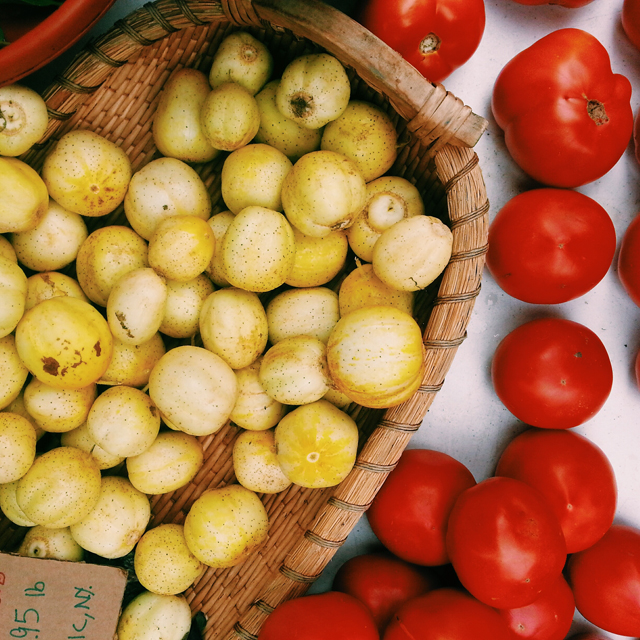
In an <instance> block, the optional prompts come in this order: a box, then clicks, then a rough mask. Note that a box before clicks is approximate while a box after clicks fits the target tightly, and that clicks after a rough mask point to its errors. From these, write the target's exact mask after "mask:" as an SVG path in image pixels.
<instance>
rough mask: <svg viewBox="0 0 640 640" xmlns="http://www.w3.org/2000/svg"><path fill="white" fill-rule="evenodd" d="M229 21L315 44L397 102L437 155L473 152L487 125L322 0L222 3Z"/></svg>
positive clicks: (231, 0) (230, 0)
mask: <svg viewBox="0 0 640 640" xmlns="http://www.w3.org/2000/svg"><path fill="white" fill-rule="evenodd" d="M221 4H222V7H223V10H224V12H225V14H226V15H227V17H228V18H229V20H231V21H233V22H235V23H236V24H239V25H249V24H259V20H266V21H269V22H271V21H273V22H276V23H277V24H279V25H280V26H282V27H284V28H290V29H292V30H293V29H295V32H296V34H297V35H300V36H305V37H307V38H309V39H310V40H313V41H314V42H316V43H317V44H319V45H320V46H322V47H323V48H324V49H326V50H327V51H329V52H331V53H333V54H334V55H336V56H337V57H339V58H340V59H341V60H342V61H343V62H344V63H345V64H347V65H349V66H352V67H354V68H356V69H358V74H359V75H360V76H361V77H362V79H363V80H364V81H365V82H367V83H368V84H369V85H370V86H372V87H373V88H374V89H376V90H377V91H380V92H382V93H384V94H386V95H388V96H392V99H391V102H392V105H393V107H394V109H395V110H396V111H397V112H398V113H399V114H400V115H401V116H402V117H403V118H405V119H406V120H407V121H408V127H409V129H411V130H412V131H414V133H415V134H416V136H417V137H419V138H420V139H421V140H422V141H423V142H424V143H425V144H426V145H427V146H430V147H431V148H432V149H433V150H434V151H435V150H436V149H438V148H440V147H441V146H443V145H444V144H447V143H448V144H452V145H454V146H461V147H473V146H475V144H476V143H477V142H478V140H479V139H480V137H481V136H482V134H483V133H484V131H485V129H486V128H487V121H486V120H485V119H484V118H482V117H481V116H479V115H476V114H475V113H473V112H472V111H471V109H470V108H469V107H467V106H465V105H464V103H463V102H462V101H461V100H460V99H458V98H456V97H455V96H454V95H453V94H451V93H449V92H448V91H446V90H445V89H444V87H443V86H442V85H440V84H435V83H432V82H429V81H428V80H427V81H425V78H424V76H423V75H422V74H421V73H420V72H419V71H418V70H417V69H415V67H413V66H412V65H410V64H409V63H407V62H406V61H405V60H404V59H403V58H402V56H401V55H400V54H399V53H397V52H396V51H394V50H393V49H391V48H390V47H388V46H387V45H386V44H384V43H383V42H382V41H381V40H380V39H379V38H377V37H376V36H374V35H373V34H372V33H371V32H369V31H368V30H367V29H365V28H364V27H363V26H362V25H360V24H358V23H357V22H356V21H355V20H353V19H352V18H350V17H349V16H347V15H345V14H344V13H342V12H341V11H338V10H337V9H334V8H333V7H331V6H329V5H326V4H324V3H322V2H319V1H318V0H253V1H252V0H222V2H221Z"/></svg>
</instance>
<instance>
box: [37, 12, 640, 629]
mask: <svg viewBox="0 0 640 640" xmlns="http://www.w3.org/2000/svg"><path fill="white" fill-rule="evenodd" d="M145 1H146V0H117V2H116V3H115V5H114V6H113V7H112V8H111V9H110V10H109V12H108V13H107V14H106V15H105V17H104V18H103V19H102V20H101V21H100V23H99V24H98V25H97V26H96V27H95V29H94V30H93V32H92V33H91V34H90V35H91V36H95V35H98V34H100V33H102V32H104V31H105V30H107V29H108V28H110V27H111V26H112V25H113V23H114V22H115V21H116V20H118V19H119V18H122V17H125V16H126V15H128V14H129V13H130V12H131V11H134V10H136V9H137V8H139V7H140V6H142V5H143V4H144V2H145ZM331 4H334V6H338V7H341V8H344V9H345V10H346V11H350V10H351V9H352V7H353V6H354V2H353V1H349V0H332V2H331ZM485 5H486V14H487V21H486V28H485V32H484V36H483V39H482V42H481V44H480V47H479V48H478V50H477V51H476V53H475V54H474V56H473V57H472V58H471V60H470V61H469V62H467V63H466V64H465V65H464V66H463V67H462V68H460V69H458V70H456V71H455V72H454V73H453V74H452V75H451V76H450V77H449V78H448V79H447V80H445V81H444V85H445V87H446V88H447V89H448V90H449V91H451V92H452V93H453V94H455V95H456V96H458V97H459V98H461V99H462V100H463V101H464V102H465V103H466V104H468V105H470V106H471V107H472V108H473V110H474V111H475V112H476V113H478V114H480V115H482V116H484V117H485V118H487V119H488V121H489V128H488V130H487V131H486V133H485V134H484V136H483V137H482V139H481V140H480V142H479V143H478V145H477V146H476V151H477V153H478V156H479V158H480V166H481V167H482V171H483V175H484V179H485V182H486V185H487V192H488V196H489V200H490V202H491V216H492V218H493V216H494V215H495V214H496V213H497V211H498V210H499V209H500V208H501V207H502V206H503V205H504V204H505V203H506V202H507V201H508V200H509V199H511V198H512V197H513V196H515V195H516V194H518V193H520V192H522V191H524V190H527V189H530V188H534V187H535V186H536V185H535V184H534V183H533V182H532V181H531V180H530V179H529V178H527V176H526V175H525V174H524V173H523V172H522V171H521V170H520V169H519V168H518V167H517V166H516V165H515V163H514V162H513V161H512V160H511V158H510V156H509V154H508V152H507V150H506V148H505V146H504V139H503V136H502V133H501V131H500V129H499V128H498V127H497V125H496V124H495V121H494V120H493V117H492V115H491V110H490V99H491V92H492V88H493V83H494V81H495V79H496V77H497V75H498V73H499V72H500V70H501V69H502V67H503V66H504V65H505V64H506V63H507V62H508V61H509V60H510V59H511V58H512V57H513V56H514V55H515V54H516V53H518V52H519V51H521V50H522V49H524V48H526V47H528V46H529V45H531V44H533V42H535V41H536V40H538V39H539V38H540V37H542V36H544V35H546V34H548V33H550V32H551V31H554V30H556V29H560V28H564V27H577V28H581V29H584V30H585V31H588V32H589V33H591V34H592V35H594V36H595V37H597V38H598V40H599V41H600V42H601V43H602V44H603V45H604V46H605V48H606V49H607V51H608V52H609V55H610V56H611V61H612V67H613V70H614V72H616V73H621V74H623V75H625V76H626V77H627V78H628V79H629V80H630V81H631V83H632V85H633V89H634V94H633V97H632V107H633V110H634V113H636V112H637V110H638V107H640V51H638V50H636V49H635V48H634V47H633V46H632V45H631V43H630V42H629V41H628V40H627V39H626V36H625V34H624V32H623V31H622V27H621V24H620V12H621V9H622V0H594V1H593V2H592V3H591V4H590V5H587V6H586V7H582V8H581V9H566V8H564V7H558V6H549V5H545V6H538V7H528V6H522V5H518V4H516V3H515V2H513V1H512V0H485ZM84 41H86V39H85V40H83V42H84ZM77 49H78V47H77V46H76V47H74V48H73V49H72V50H71V51H70V52H67V54H65V55H64V56H63V57H62V58H61V59H60V60H59V61H57V62H56V63H55V66H56V67H59V68H60V67H61V66H62V65H64V64H66V62H67V61H68V60H70V59H71V56H72V55H73V53H74V52H75V51H76V50H77ZM53 66H54V65H52V66H50V67H49V68H48V69H46V70H44V71H42V72H39V73H38V74H35V75H34V76H33V77H32V78H30V79H27V83H28V84H31V85H32V86H35V87H36V88H37V87H38V84H39V83H42V82H47V83H48V81H49V80H50V78H51V68H52V67H53ZM578 191H581V192H582V193H584V194H586V195H588V196H590V197H592V198H593V199H594V200H596V201H597V202H598V203H600V204H601V205H602V206H603V207H604V208H605V209H606V210H607V212H608V213H609V215H610V216H611V218H612V219H613V222H614V225H615V228H616V233H617V237H618V248H619V246H620V241H621V239H622V235H623V233H624V231H625V229H626V227H627V225H628V224H629V222H630V221H631V220H632V218H633V217H634V216H635V215H636V214H637V213H638V212H639V211H640V166H639V165H638V164H637V162H636V160H635V158H634V155H633V144H632V143H630V145H629V147H628V148H627V150H626V152H625V154H624V156H623V157H622V158H621V160H620V161H619V162H618V163H617V164H616V166H615V167H614V168H613V169H612V170H611V171H610V172H609V173H608V174H607V175H605V176H604V177H603V178H601V179H600V180H598V181H596V182H593V183H591V184H589V185H586V186H584V187H581V188H579V189H578ZM616 260H617V251H616V256H615V257H614V262H613V264H612V266H611V268H610V269H609V272H608V273H607V275H606V276H605V278H604V280H603V281H602V282H600V283H599V284H598V285H597V287H595V289H593V290H592V291H591V292H589V293H588V294H586V295H585V296H583V297H581V298H579V299H577V300H574V301H572V302H568V303H564V304H560V305H553V306H550V305H546V306H544V305H531V304H527V303H524V302H520V301H518V300H515V299H514V298H511V297H509V296H508V295H507V294H505V293H504V292H503V291H502V290H501V289H500V288H499V287H498V286H497V284H496V283H495V282H494V281H493V279H492V278H491V276H490V274H489V273H488V271H486V270H485V273H484V277H483V282H482V290H481V293H480V295H479V297H478V299H477V301H476V304H475V307H474V311H473V316H472V319H471V322H470V324H469V328H468V337H467V339H466V340H465V342H464V343H463V344H462V345H461V346H460V348H459V349H458V353H457V355H456V358H455V359H454V362H453V365H452V366H451V369H450V370H449V373H448V375H447V377H446V381H445V385H444V387H443V389H442V390H441V391H440V392H439V393H438V395H437V397H436V399H435V401H434V403H433V405H432V407H431V409H430V411H429V413H428V415H427V416H426V418H425V420H424V423H423V425H422V427H421V428H420V430H419V431H418V432H417V433H416V435H415V436H414V437H413V439H412V441H411V443H410V447H412V448H416V447H424V448H431V449H436V450H439V451H443V452H445V453H447V454H449V455H451V456H453V457H454V458H456V459H458V460H460V461H461V462H463V463H464V464H465V465H467V467H468V468H469V469H470V470H471V472H472V473H473V474H474V476H475V478H476V480H477V481H480V480H483V479H485V478H487V477H488V476H490V475H491V474H492V472H493V469H494V467H495V463H496V461H497V458H498V456H499V454H500V453H501V451H502V450H503V448H504V447H505V446H506V444H507V443H508V442H509V440H510V439H511V438H512V437H513V436H515V435H516V434H518V433H520V432H521V431H522V430H523V429H524V428H525V425H523V424H522V423H520V422H519V421H518V420H517V419H516V418H515V417H514V416H513V415H512V414H510V413H509V411H508V410H507V409H506V408H505V407H504V406H503V405H502V403H501V402H500V400H499V399H498V398H497V396H496V395H495V393H494V391H493V387H492V385H491V379H490V373H489V371H490V363H491V358H492V355H493V352H494V350H495V348H496V346H497V345H498V343H499V342H500V340H501V339H502V338H503V337H504V336H505V335H506V334H507V333H509V332H510V331H511V330H512V329H514V328H515V327H517V326H519V325H520V324H522V323H524V322H526V321H528V320H532V319H534V318H540V317H548V316H557V317H563V318H568V319H571V320H574V321H576V322H580V323H582V324H584V325H586V326H587V327H589V328H590V329H592V330H593V331H594V332H595V333H596V334H597V335H598V336H599V337H600V339H601V340H602V341H603V343H604V345H605V347H606V348H607V351H608V353H609V356H610V358H611V362H612V365H613V376H614V380H613V390H612V392H611V395H610V396H609V399H608V400H607V402H606V404H605V406H604V407H603V408H602V409H601V411H600V412H599V413H598V414H597V415H596V416H595V417H594V418H593V419H591V420H590V421H589V422H587V423H585V424H584V425H581V426H579V427H576V428H575V431H576V432H578V433H581V434H583V435H585V436H586V437H588V438H589V439H591V440H592V441H593V442H595V443H596V444H597V445H598V446H599V447H600V448H601V449H602V450H603V451H604V452H605V453H606V455H607V456H608V458H609V460H610V461H611V463H612V465H613V467H614V469H615V473H616V478H617V482H618V489H619V498H618V508H617V513H616V522H618V523H624V524H629V525H632V526H635V527H640V390H639V389H638V386H637V384H636V380H635V375H634V360H635V356H636V353H637V352H638V350H639V349H640V309H639V308H638V307H636V306H635V305H634V304H633V303H632V302H631V300H630V299H629V298H628V297H627V296H626V294H625V292H624V291H623V289H622V287H621V285H620V282H619V280H618V277H617V273H616V269H615V264H616ZM461 389H462V390H464V401H461V400H460V397H461V391H460V390H461ZM375 546H377V542H376V540H375V537H374V536H373V533H372V532H371V530H370V528H369V527H368V525H367V522H366V518H364V517H363V518H362V520H361V521H360V523H359V524H358V525H357V526H356V528H355V529H354V531H353V532H352V533H351V535H350V536H349V538H348V540H347V542H346V543H345V545H344V546H343V547H342V548H341V549H339V550H338V552H337V553H336V555H335V557H334V559H333V561H332V562H331V563H330V565H329V566H328V567H327V569H326V570H325V572H324V574H323V576H322V577H321V578H320V579H319V580H318V581H317V582H316V583H315V584H314V586H313V587H312V590H311V592H319V591H324V590H326V589H328V588H330V586H331V581H332V579H333V576H334V574H335V571H336V570H337V568H338V567H339V566H340V564H342V563H343V562H344V561H345V560H346V559H348V558H349V557H351V556H353V555H357V554H360V553H364V552H367V551H370V550H371V549H373V548H374V547H375ZM589 629H593V627H592V626H591V625H589V624H588V623H586V622H585V621H584V619H583V618H582V617H581V616H580V615H579V614H577V613H576V616H575V621H574V625H573V628H572V632H578V631H585V630H589ZM605 636H606V637H609V638H620V637H621V636H615V635H612V634H605Z"/></svg>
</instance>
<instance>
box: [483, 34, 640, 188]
mask: <svg viewBox="0 0 640 640" xmlns="http://www.w3.org/2000/svg"><path fill="white" fill-rule="evenodd" d="M491 109H492V111H493V115H494V117H495V119H496V123H497V124H498V126H499V127H500V128H501V129H502V130H503V131H504V135H505V144H506V146H507V149H508V151H509V153H510V154H511V157H512V158H513V159H514V160H515V162H516V163H517V164H518V165H519V166H520V168H521V169H522V170H523V171H524V172H525V173H526V174H528V175H529V176H530V177H532V178H533V179H534V180H536V181H538V182H539V183H541V184H543V185H546V186H550V187H569V188H573V187H578V186H580V185H584V184H587V183H589V182H593V181H594V180H597V179H598V178H601V177H602V176H603V175H605V174H606V173H607V172H608V171H610V170H611V169H612V168H613V166H614V165H615V164H616V163H617V162H618V160H619V159H620V158H621V157H622V154H623V153H624V151H625V149H626V148H627V145H628V143H629V141H630V140H631V134H632V131H633V111H632V109H631V83H630V82H629V80H628V79H627V78H626V77H625V76H623V75H620V74H615V73H613V70H612V68H611V61H610V58H609V53H608V52H607V50H606V49H605V48H604V47H603V46H602V44H601V43H600V42H599V41H598V40H597V39H596V38H595V37H594V36H592V35H591V34H589V33H587V32H586V31H583V30H582V29H575V28H566V29H558V30H556V31H552V32H551V33H549V34H548V35H546V36H544V37H543V38H540V39H539V40H537V41H536V42H535V43H534V44H532V45H531V46H530V47H528V48H527V49H523V50H522V51H520V52H519V53H518V54H516V55H515V56H514V57H513V58H512V59H511V60H510V61H509V62H507V64H506V65H505V66H504V67H503V68H502V70H501V71H500V73H499V74H498V77H497V79H496V82H495V84H494V87H493V93H492V98H491Z"/></svg>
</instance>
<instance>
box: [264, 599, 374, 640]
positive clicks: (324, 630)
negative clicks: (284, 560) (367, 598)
mask: <svg viewBox="0 0 640 640" xmlns="http://www.w3.org/2000/svg"><path fill="white" fill-rule="evenodd" d="M258 638H259V640H379V635H378V630H377V628H376V625H375V622H374V621H373V618H372V617H371V613H370V612H369V610H368V609H367V608H366V607H365V606H364V605H363V604H362V602H360V600H358V599H357V598H354V597H353V596H351V595H349V594H348V593H340V592H338V591H326V592H325V593H319V594H314V595H308V596H302V597H300V598H295V599H293V600H287V601H286V602H283V603H282V604H280V605H279V606H277V607H276V609H275V610H274V611H273V613H271V614H270V615H269V617H268V618H267V619H266V620H265V622H264V624H263V625H262V629H261V630H260V634H259V636H258Z"/></svg>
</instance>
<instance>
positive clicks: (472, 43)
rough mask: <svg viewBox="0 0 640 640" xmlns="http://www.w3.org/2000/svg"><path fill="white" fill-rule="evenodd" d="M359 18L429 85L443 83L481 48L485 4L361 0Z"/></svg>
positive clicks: (480, 0)
mask: <svg viewBox="0 0 640 640" xmlns="http://www.w3.org/2000/svg"><path fill="white" fill-rule="evenodd" d="M358 20H359V21H360V22H361V23H362V24H363V25H364V26H365V27H366V28H367V29H368V30H369V31H371V33H373V34H374V35H376V36H378V38H380V40H382V41H383V42H385V43H386V44H387V45H389V46H390V47H391V48H392V49H394V50H395V51H397V52H398V53H399V54H400V55H401V56H402V57H403V58H404V59H405V60H407V61H408V62H410V63H411V64H412V65H413V66H414V67H415V68H416V69H417V70H418V71H420V73H422V75H423V76H425V78H427V79H428V80H430V81H431V82H442V81H443V80H444V79H445V78H447V77H448V76H449V74H451V72H452V71H454V70H455V69H457V68H458V67H461V66H462V65H463V64H464V63H465V62H467V60H469V58H471V56H472V55H473V54H474V53H475V51H476V49H477V48H478V46H479V45H480V42H481V40H482V35H483V33H484V26H485V9H484V0H365V2H364V4H363V5H362V11H361V14H360V16H359V17H358Z"/></svg>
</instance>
